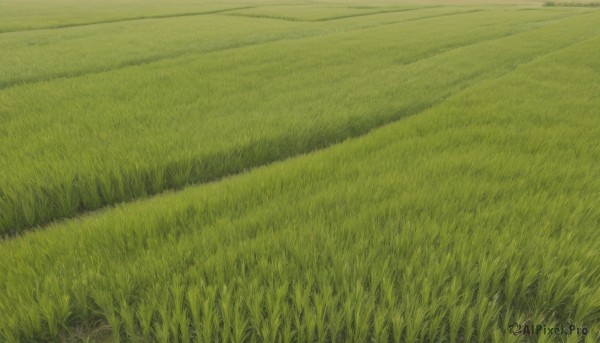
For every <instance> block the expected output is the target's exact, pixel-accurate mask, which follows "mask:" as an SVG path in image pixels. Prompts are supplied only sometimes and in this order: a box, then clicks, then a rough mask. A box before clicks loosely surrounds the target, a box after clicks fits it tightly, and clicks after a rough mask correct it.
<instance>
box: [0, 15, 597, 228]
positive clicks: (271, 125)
mask: <svg viewBox="0 0 600 343" xmlns="http://www.w3.org/2000/svg"><path fill="white" fill-rule="evenodd" d="M558 13H563V12H560V11H559V12H558ZM581 13H583V12H579V11H574V12H572V15H575V14H580V15H579V16H577V17H573V18H556V15H557V12H555V11H548V12H546V11H539V12H536V11H506V10H497V11H491V10H490V11H484V12H474V13H467V14H460V15H454V16H445V17H436V18H430V19H423V20H418V21H411V22H404V23H398V24H391V25H385V26H381V27H372V28H368V29H364V30H360V31H351V32H340V33H335V34H330V35H327V36H323V37H311V38H305V39H302V40H293V41H282V42H274V43H270V44H264V45H261V46H250V47H244V48H239V49H231V50H226V51H221V52H215V53H210V54H204V55H197V56H196V55H194V56H189V57H182V58H179V59H174V60H168V61H162V62H159V63H152V64H148V65H143V66H137V67H131V68H124V69H121V70H116V71H113V72H109V73H102V74H90V75H86V76H82V77H77V78H71V79H64V80H63V79H60V80H54V81H52V82H47V83H37V84H31V85H26V86H20V87H12V88H9V89H5V90H4V91H1V92H0V121H1V122H2V126H0V132H1V133H2V135H1V136H0V144H1V145H2V146H3V148H4V149H3V151H2V154H0V161H1V162H2V164H3V175H2V176H3V178H2V179H0V208H2V212H0V232H2V233H11V232H13V233H14V232H17V231H20V230H21V229H26V228H31V227H33V226H35V225H38V224H43V223H47V222H49V221H52V220H56V219H60V218H64V217H70V216H73V215H75V214H77V213H79V212H82V211H88V210H93V209H97V208H101V207H103V206H105V205H108V204H114V203H117V202H120V201H125V200H131V199H134V198H138V197H142V196H145V195H149V194H156V193H159V192H161V191H163V190H165V189H171V188H180V187H183V186H185V185H186V184H189V183H197V182H206V181H212V180H215V179H218V178H220V177H223V176H225V175H229V174H233V173H237V172H241V171H244V170H247V169H248V168H251V167H254V166H257V165H263V164H266V163H270V162H272V161H276V160H279V159H282V158H286V157H289V156H292V155H295V154H298V153H304V152H308V151H311V150H314V149H317V148H322V147H325V146H327V145H330V144H332V143H335V142H340V141H342V140H344V139H347V138H349V137H354V136H357V135H360V134H364V133H366V132H368V131H369V130H370V129H373V128H375V127H377V126H380V125H382V124H385V123H388V122H391V121H394V120H397V119H399V118H402V117H404V116H406V115H410V114H414V113H417V112H419V111H421V110H423V109H425V108H427V107H429V106H432V105H434V104H436V103H439V102H440V101H441V100H443V99H444V98H446V97H448V96H450V95H452V94H453V93H455V92H456V91H458V90H460V89H462V88H464V87H467V86H469V85H471V84H473V83H475V82H477V81H480V80H483V79H485V78H489V77H495V76H499V75H502V74H504V73H506V72H507V71H510V70H512V69H513V68H515V67H517V66H518V65H519V64H521V63H524V62H527V61H529V60H531V59H533V58H535V57H537V56H539V55H543V54H545V53H548V52H550V51H552V50H553V49H557V48H560V47H562V46H566V45H568V44H572V43H573V42H577V41H579V40H583V39H585V38H587V37H590V36H591V35H593V34H596V33H597V31H598V30H597V27H596V26H595V23H596V22H597V20H598V13H596V12H593V13H588V14H581ZM536 20H537V21H540V22H537V23H536V22H535V21H536ZM544 20H546V21H544ZM532 21H533V22H532ZM508 23H513V24H512V25H507V24H508ZM413 32H419V34H418V35H415V34H412V33H413ZM409 33H411V34H409ZM40 99H45V101H43V102H42V101H39V100H40ZM66 104H68V105H66Z"/></svg>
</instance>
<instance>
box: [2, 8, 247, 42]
mask: <svg viewBox="0 0 600 343" xmlns="http://www.w3.org/2000/svg"><path fill="white" fill-rule="evenodd" d="M249 8H257V6H242V7H232V8H222V9H218V10H208V11H197V12H183V13H173V14H162V15H147V16H137V17H129V18H120V19H107V20H97V21H90V22H87V23H72V24H62V25H53V26H44V27H36V28H30V29H16V30H10V29H8V30H0V35H2V34H8V33H20V32H31V31H44V30H60V29H69V28H74V27H81V26H92V25H102V24H115V23H121V22H128V21H136V20H148V19H165V18H178V17H194V16H201V15H210V14H219V13H223V12H228V11H237V10H245V9H249Z"/></svg>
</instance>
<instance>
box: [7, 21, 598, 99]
mask: <svg viewBox="0 0 600 343" xmlns="http://www.w3.org/2000/svg"><path fill="white" fill-rule="evenodd" d="M479 12H485V10H469V11H464V12H451V13H444V14H441V15H433V16H427V17H420V18H411V19H407V20H401V21H396V22H389V23H383V24H378V25H375V24H374V25H369V26H364V27H359V28H351V29H348V30H342V31H329V32H325V33H319V34H309V35H306V36H301V37H297V38H292V39H289V38H275V39H272V40H265V41H262V42H258V43H256V42H253V43H249V44H246V43H241V44H239V45H234V46H229V47H225V48H217V49H213V50H206V51H188V52H178V53H176V54H170V55H163V56H156V57H155V58H148V59H145V60H137V61H130V62H125V63H123V64H119V65H116V66H114V67H109V68H97V69H90V70H86V71H81V72H73V73H62V74H56V75H54V76H52V77H50V78H46V79H44V78H41V79H30V80H21V81H11V82H6V83H4V84H2V83H1V82H0V91H3V90H5V89H9V88H13V87H19V86H27V85H30V84H36V83H44V82H54V81H57V80H64V79H73V78H78V77H85V76H87V75H96V74H103V73H110V72H113V71H118V70H122V69H127V68H135V67H139V66H143V65H148V64H154V63H160V62H162V61H168V60H177V59H181V58H189V57H190V56H194V55H197V56H203V55H207V54H211V53H218V52H222V51H229V50H235V49H242V48H248V47H253V46H261V45H266V44H272V43H277V42H282V41H300V40H303V39H310V38H317V37H326V36H330V35H333V34H337V33H347V32H354V31H363V30H368V29H376V28H380V27H385V26H389V25H396V24H403V23H409V22H414V21H420V20H427V19H435V18H443V17H449V16H454V15H462V14H471V13H479ZM589 13H593V11H590V12H582V13H575V14H568V15H565V16H560V17H556V18H551V19H544V20H539V21H532V22H531V23H534V24H540V25H542V26H541V27H543V26H545V25H549V24H551V23H552V22H554V21H561V20H565V19H568V18H571V17H575V16H578V15H584V14H589ZM546 23H547V24H546ZM538 28H539V27H534V28H532V29H530V30H524V31H518V32H514V33H510V34H508V35H504V36H497V37H491V38H489V39H488V40H494V39H501V38H504V37H508V36H511V35H516V34H520V33H526V32H529V31H533V30H535V29H538ZM484 41H485V40H482V41H478V42H484ZM471 44H477V42H475V43H468V44H466V45H464V46H468V45H471ZM461 47H463V46H455V47H453V49H454V48H456V49H458V48H461ZM450 50H451V49H444V50H442V51H439V52H438V53H444V52H447V51H450ZM431 56H434V55H428V56H427V57H426V58H428V57H431ZM418 61H419V60H414V61H412V62H410V63H414V62H418Z"/></svg>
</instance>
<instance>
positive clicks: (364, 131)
mask: <svg viewBox="0 0 600 343" xmlns="http://www.w3.org/2000/svg"><path fill="white" fill-rule="evenodd" d="M598 35H600V32H599V31H596V32H594V33H592V34H590V35H589V36H586V37H584V38H581V39H578V40H575V41H573V42H571V43H569V44H566V45H562V46H560V47H558V48H556V49H552V50H550V51H546V52H541V53H538V54H534V55H533V56H531V57H530V58H528V59H527V60H524V61H522V62H518V63H515V64H514V65H512V66H510V68H507V70H506V71H504V72H503V73H501V74H499V75H495V76H491V77H486V78H483V79H481V80H479V81H476V82H473V83H470V80H474V79H476V78H477V77H478V76H479V73H473V74H471V75H469V76H467V77H465V78H464V79H461V80H460V82H461V83H462V84H458V85H457V89H456V90H455V91H454V92H451V93H449V94H447V95H444V96H442V97H440V98H438V99H435V100H434V101H432V102H429V103H427V104H421V105H412V106H406V107H405V108H404V109H402V110H398V111H395V112H394V113H391V114H389V115H387V116H383V117H381V118H379V120H378V122H377V123H375V124H374V125H371V126H365V127H364V128H363V127H359V129H357V130H354V131H353V132H351V134H349V135H345V136H344V135H338V136H339V137H336V135H335V132H334V133H332V134H331V136H333V138H330V139H326V140H323V141H318V142H316V143H314V144H312V145H309V146H306V147H303V148H301V149H298V150H296V151H292V152H290V153H283V154H280V155H277V154H276V155H272V156H269V157H268V158H267V159H266V160H262V161H259V163H256V164H254V165H245V166H243V167H241V168H238V169H236V168H232V169H231V170H229V171H228V172H225V173H222V174H221V175H219V176H217V177H214V178H210V179H207V180H200V181H190V182H188V183H186V184H185V185H182V186H180V187H165V188H164V189H163V190H162V191H160V192H157V193H154V194H147V195H145V196H138V197H134V198H132V199H130V200H125V201H119V202H115V203H112V204H104V205H102V206H101V207H99V208H95V209H86V210H81V211H79V212H77V213H75V214H74V215H73V216H67V217H59V218H53V219H51V220H48V221H46V222H44V223H41V224H38V225H36V226H34V227H25V228H24V229H21V231H20V232H17V231H14V232H13V233H8V234H5V236H4V238H3V237H2V235H0V240H3V239H10V238H12V237H15V236H18V235H21V234H24V233H27V232H29V231H32V232H35V230H37V229H44V228H45V227H46V226H48V225H52V224H53V223H56V222H60V221H64V220H69V219H74V218H75V219H76V218H83V217H87V216H90V215H93V214H96V213H100V212H103V211H105V210H106V209H109V208H111V207H114V206H116V205H119V204H124V203H130V202H136V201H144V200H146V199H150V198H153V197H156V196H160V195H161V194H164V193H167V192H173V191H177V190H181V189H184V188H186V187H193V186H199V185H202V184H208V183H214V182H219V181H220V180H222V179H224V178H228V177H232V176H236V175H242V174H244V173H246V172H249V171H251V170H253V169H256V168H261V167H267V166H268V165H270V164H273V163H279V162H285V161H286V160H289V159H293V158H295V157H298V156H300V155H305V154H311V153H317V152H319V151H323V150H325V149H328V148H330V147H332V146H334V145H337V144H341V143H343V142H345V141H348V140H352V139H359V138H361V137H363V136H365V135H368V134H369V133H371V132H373V131H376V130H379V129H382V128H384V127H386V126H388V125H390V124H393V123H395V122H398V121H400V120H402V119H404V118H408V117H410V116H414V115H418V114H420V113H423V112H425V111H427V110H429V109H432V108H434V107H436V106H438V105H440V104H442V103H444V102H445V101H447V100H448V99H449V98H452V97H454V96H456V95H458V94H460V93H462V92H464V91H465V90H467V89H470V88H473V87H477V86H478V85H481V84H484V83H486V82H491V81H495V80H498V79H500V78H503V77H506V76H507V75H509V74H511V73H513V72H514V71H516V70H517V69H518V68H521V67H522V66H524V65H527V64H531V63H534V62H535V61H536V60H538V59H541V58H544V57H546V56H549V55H552V54H555V53H557V52H560V51H562V50H565V49H569V48H570V47H572V46H575V45H577V44H580V43H583V42H585V41H588V40H592V39H595V38H597V37H598ZM502 38H504V37H502ZM485 41H489V40H484V41H482V42H481V43H483V42H485ZM429 58H432V57H428V58H426V59H429ZM413 63H416V62H413ZM331 136H330V137H331ZM263 144H267V145H272V146H278V145H280V144H282V141H281V139H271V140H266V141H265V142H263ZM254 150H256V144H252V145H248V146H244V147H241V148H237V149H236V153H238V154H239V153H242V154H243V153H244V152H245V151H248V152H250V153H251V152H252V151H254ZM223 156H229V152H225V153H224V154H223V153H220V154H219V153H216V154H214V155H213V156H212V157H213V158H218V159H222V158H223ZM206 157H207V156H205V157H204V158H199V159H197V160H196V162H197V163H200V164H207V163H210V161H209V160H208V159H207V158H206ZM209 158H210V157H209ZM161 168H164V169H166V168H167V167H166V166H162V167H161Z"/></svg>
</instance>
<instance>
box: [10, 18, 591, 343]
mask: <svg viewBox="0 0 600 343" xmlns="http://www.w3.org/2000/svg"><path fill="white" fill-rule="evenodd" d="M477 9H478V10H479V11H478V12H470V13H462V14H456V13H455V14H452V15H443V16H436V17H433V18H419V19H418V20H412V19H417V17H412V15H414V14H416V12H418V11H431V10H435V11H438V10H441V11H442V12H439V13H438V12H436V13H438V14H443V13H446V12H444V11H451V9H423V10H416V11H406V12H397V13H396V12H394V13H387V14H382V15H385V16H387V17H386V18H392V17H394V16H398V17H397V20H396V21H391V22H389V23H388V24H386V25H381V26H377V25H375V26H371V24H368V25H367V24H365V26H361V21H362V20H367V21H368V20H369V18H370V16H362V17H353V18H346V19H340V20H349V22H347V25H348V26H346V27H345V28H343V29H341V31H340V32H334V31H329V30H330V29H331V27H333V26H334V25H332V26H327V25H328V24H327V23H326V22H323V23H321V22H319V23H308V24H307V23H301V24H300V25H304V24H307V25H306V26H302V27H300V26H298V27H296V26H293V25H299V24H298V23H299V22H296V21H286V20H278V19H271V20H272V21H269V20H268V19H265V18H237V17H233V16H226V15H222V16H223V20H232V18H233V20H240V25H246V24H245V23H247V22H246V20H247V19H248V20H251V21H255V22H256V23H275V22H277V23H283V24H282V26H277V30H279V29H281V30H282V31H281V32H282V34H283V36H282V37H285V35H286V33H285V32H291V31H286V30H289V29H293V28H297V29H298V30H300V31H302V30H312V29H309V27H312V25H323V26H322V27H321V26H319V27H317V29H314V30H315V31H311V33H308V34H307V35H306V36H302V37H295V38H294V39H292V40H289V39H285V38H281V41H279V39H277V40H278V41H273V42H269V43H266V42H265V43H264V44H261V45H257V46H247V47H237V48H231V49H225V50H223V51H213V52H210V53H206V52H205V51H203V50H201V49H199V50H193V51H192V50H190V51H189V56H188V55H186V56H180V57H177V58H170V59H168V60H164V61H157V62H152V63H149V64H143V65H139V66H129V67H122V65H121V64H120V63H121V62H122V61H126V60H127V58H128V57H127V56H123V59H122V60H119V58H120V57H119V56H118V55H115V56H113V57H109V58H108V59H107V60H108V61H111V62H110V63H111V64H110V65H111V66H110V67H109V68H108V69H107V70H106V71H105V72H102V73H98V72H97V69H95V68H97V66H95V65H94V64H93V62H82V63H81V64H80V66H79V68H81V69H80V70H79V71H77V75H71V76H69V77H60V78H58V79H54V76H50V75H59V74H50V73H48V72H47V71H44V70H43V68H40V69H39V71H38V72H37V73H39V74H38V75H47V76H43V77H48V78H49V80H48V81H45V82H36V81H33V79H32V81H28V84H23V85H16V86H12V87H9V88H6V89H4V90H0V133H2V134H1V135H0V137H1V138H0V139H1V140H2V142H1V143H2V146H3V149H2V150H0V160H1V161H3V162H2V164H1V165H2V179H0V200H1V201H2V202H1V203H0V209H2V212H1V213H0V214H2V216H1V217H0V219H1V220H2V221H1V222H0V223H1V226H0V230H2V231H3V232H9V230H12V229H17V228H22V230H26V229H31V228H32V227H33V225H36V224H39V223H45V222H47V221H49V220H55V219H59V218H64V217H69V216H73V215H75V214H77V213H78V211H82V210H83V211H87V210H90V209H95V208H102V207H103V206H105V205H107V204H114V203H115V202H118V201H123V200H132V199H137V198H140V197H143V196H144V195H148V194H156V193H165V194H160V195H157V196H156V197H153V198H152V199H139V200H137V201H135V202H132V203H129V204H120V205H117V206H115V207H114V208H106V209H105V210H104V211H101V212H98V213H90V214H88V215H86V216H82V217H79V218H75V219H69V220H64V221H63V222H61V223H56V224H53V225H48V226H44V227H42V228H40V229H39V230H35V231H31V232H28V233H25V234H23V235H21V236H18V237H13V238H10V239H6V240H4V241H1V242H0V314H2V316H1V318H2V320H0V341H7V342H28V341H29V342H31V341H33V342H39V341H61V340H62V341H115V342H118V341H132V342H136V341H139V342H149V341H157V342H188V341H198V342H211V341H233V342H259V341H262V342H275V341H286V342H288V341H294V342H296V341H297V342H313V341H324V342H328V341H334V342H344V341H352V342H367V341H377V342H384V341H394V342H417V341H423V342H442V341H445V342H459V341H460V342H521V341H537V342H546V341H567V342H581V341H585V342H596V341H599V340H600V286H599V285H600V270H599V268H600V253H599V251H598V241H599V240H600V230H599V229H600V211H599V210H598V204H600V171H599V170H598V168H597V161H598V160H600V143H599V142H598V137H600V125H599V124H600V117H598V108H600V97H598V94H600V83H598V82H597V80H598V78H599V77H600V64H599V62H598V60H597V58H596V57H597V56H598V55H600V12H598V11H595V10H580V9H536V10H528V11H521V10H520V8H514V9H507V8H496V7H490V8H482V7H477ZM256 10H259V9H256ZM409 12H410V13H411V14H410V16H411V17H410V18H412V19H411V21H405V20H404V19H406V18H408V17H404V16H406V15H409V14H408V13H409ZM413 12H414V13H413ZM448 13H450V12H448ZM378 15H380V14H377V16H378ZM436 15H437V14H436ZM203 18H204V17H203ZM236 18H237V19H236ZM181 19H182V20H183V18H181ZM168 20H171V19H168ZM185 20H187V19H185ZM209 20H211V19H209ZM336 21H337V20H336ZM365 23H366V22H365ZM372 23H375V21H374V22H372ZM131 24H133V22H132V23H131ZM363 24H364V23H363ZM119 25H121V24H119ZM135 25H137V24H133V26H132V27H135ZM174 25H176V24H174ZM182 25H183V24H182ZM265 25H270V24H265ZM274 25H279V24H274ZM168 26H169V25H166V26H165V28H164V30H169V28H168ZM321 28H322V29H323V30H324V31H319V30H321ZM72 29H75V28H70V29H69V30H72ZM75 30H79V29H75ZM223 30H230V29H229V28H224V29H223ZM242 31H245V30H242ZM39 32H40V33H42V31H39ZM140 32H141V31H140ZM227 32H233V31H227ZM265 32H266V31H265ZM306 32H309V31H306ZM247 33H248V34H249V35H248V36H247V37H251V36H252V35H254V34H256V35H257V36H255V37H261V34H262V33H261V32H260V30H258V29H257V30H256V31H252V32H247ZM416 33H418V34H416ZM11 34H12V33H11ZM107 34H111V33H110V32H109V33H107ZM164 34H165V37H167V36H168V31H165V32H164ZM115 35H116V36H115V37H118V36H119V35H118V34H115ZM313 35H314V37H313ZM206 37H207V38H206V39H208V40H210V39H211V38H210V37H209V35H208V34H207V36H206ZM213 37H214V42H215V43H214V44H219V43H218V41H219V39H218V37H219V35H218V34H215V35H214V36H213ZM247 37H246V36H245V37H242V38H241V40H240V41H243V40H244V39H255V38H247ZM1 39H2V38H1V37H0V42H1ZM165 39H166V38H165ZM186 39H187V38H186ZM189 39H191V40H193V37H191V35H190V37H189ZM257 39H259V40H262V39H263V38H257ZM183 41H184V40H182V42H183ZM203 41H204V40H203ZM0 44H2V43H0ZM77 44H86V43H85V42H83V41H82V42H80V43H77ZM119 44H121V43H119ZM153 44H154V43H153ZM155 44H157V46H159V45H160V44H161V43H160V41H159V40H157V41H156V42H155ZM93 45H94V44H93V41H92V38H90V47H92V46H93ZM150 46H151V45H148V47H150ZM106 47H108V45H106ZM101 49H102V48H101ZM177 49H181V48H177V47H176V46H174V47H173V48H172V50H171V52H172V53H173V54H177V53H178V52H177V51H181V50H177ZM151 50H152V49H150V48H148V49H147V50H140V51H139V52H137V53H139V54H146V55H145V56H150V55H151ZM217 50H219V49H217ZM99 51H100V50H99ZM144 51H145V52H144ZM48 53H50V54H52V52H51V50H48ZM67 54H68V52H67ZM72 56H75V55H72ZM31 58H32V59H33V57H31ZM86 63H87V64H86ZM123 63H125V62H123ZM57 68H59V67H57ZM63 68H68V67H63ZM63 70H67V69H63ZM71 70H75V69H71ZM86 71H89V73H88V72H86ZM44 73H46V74H44ZM14 75H17V76H18V75H20V73H18V72H17V73H15V74H14ZM40 99H44V101H43V102H42V101H40ZM358 136H361V137H358ZM336 143H337V144H336ZM332 144H334V145H332ZM325 147H327V148H325ZM319 148H322V150H320V151H313V150H316V149H319ZM310 151H313V152H311V153H308V152H310ZM301 153H306V154H304V155H301V156H295V155H298V154H301ZM294 156H295V157H294ZM285 158H287V159H286V160H283V159H285ZM280 160H281V161H280ZM276 161H277V162H276ZM10 162H12V163H10ZM271 162H274V163H271ZM258 166H262V167H258ZM253 167H257V168H254V169H252V170H249V171H247V172H245V173H241V175H237V176H230V177H225V178H223V177H224V176H226V175H229V174H233V173H239V172H242V171H245V170H247V169H249V168H253ZM217 179H218V180H217ZM210 180H217V181H215V182H212V183H209V184H204V185H198V186H190V185H188V184H189V183H196V182H204V181H210ZM186 185H187V187H185V188H184V189H182V190H179V191H171V192H165V190H166V189H168V188H181V187H184V186H186ZM69 187H72V188H69ZM515 321H516V322H519V323H535V324H540V323H541V324H545V325H547V326H552V325H561V324H566V325H568V324H570V323H574V324H576V325H577V326H582V327H583V326H585V327H586V328H588V330H589V333H588V335H586V336H585V337H583V336H576V335H570V336H568V335H564V336H562V337H553V336H544V335H539V336H534V337H523V336H516V337H515V336H513V335H511V334H510V333H509V331H508V325H509V324H510V323H512V322H515Z"/></svg>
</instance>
